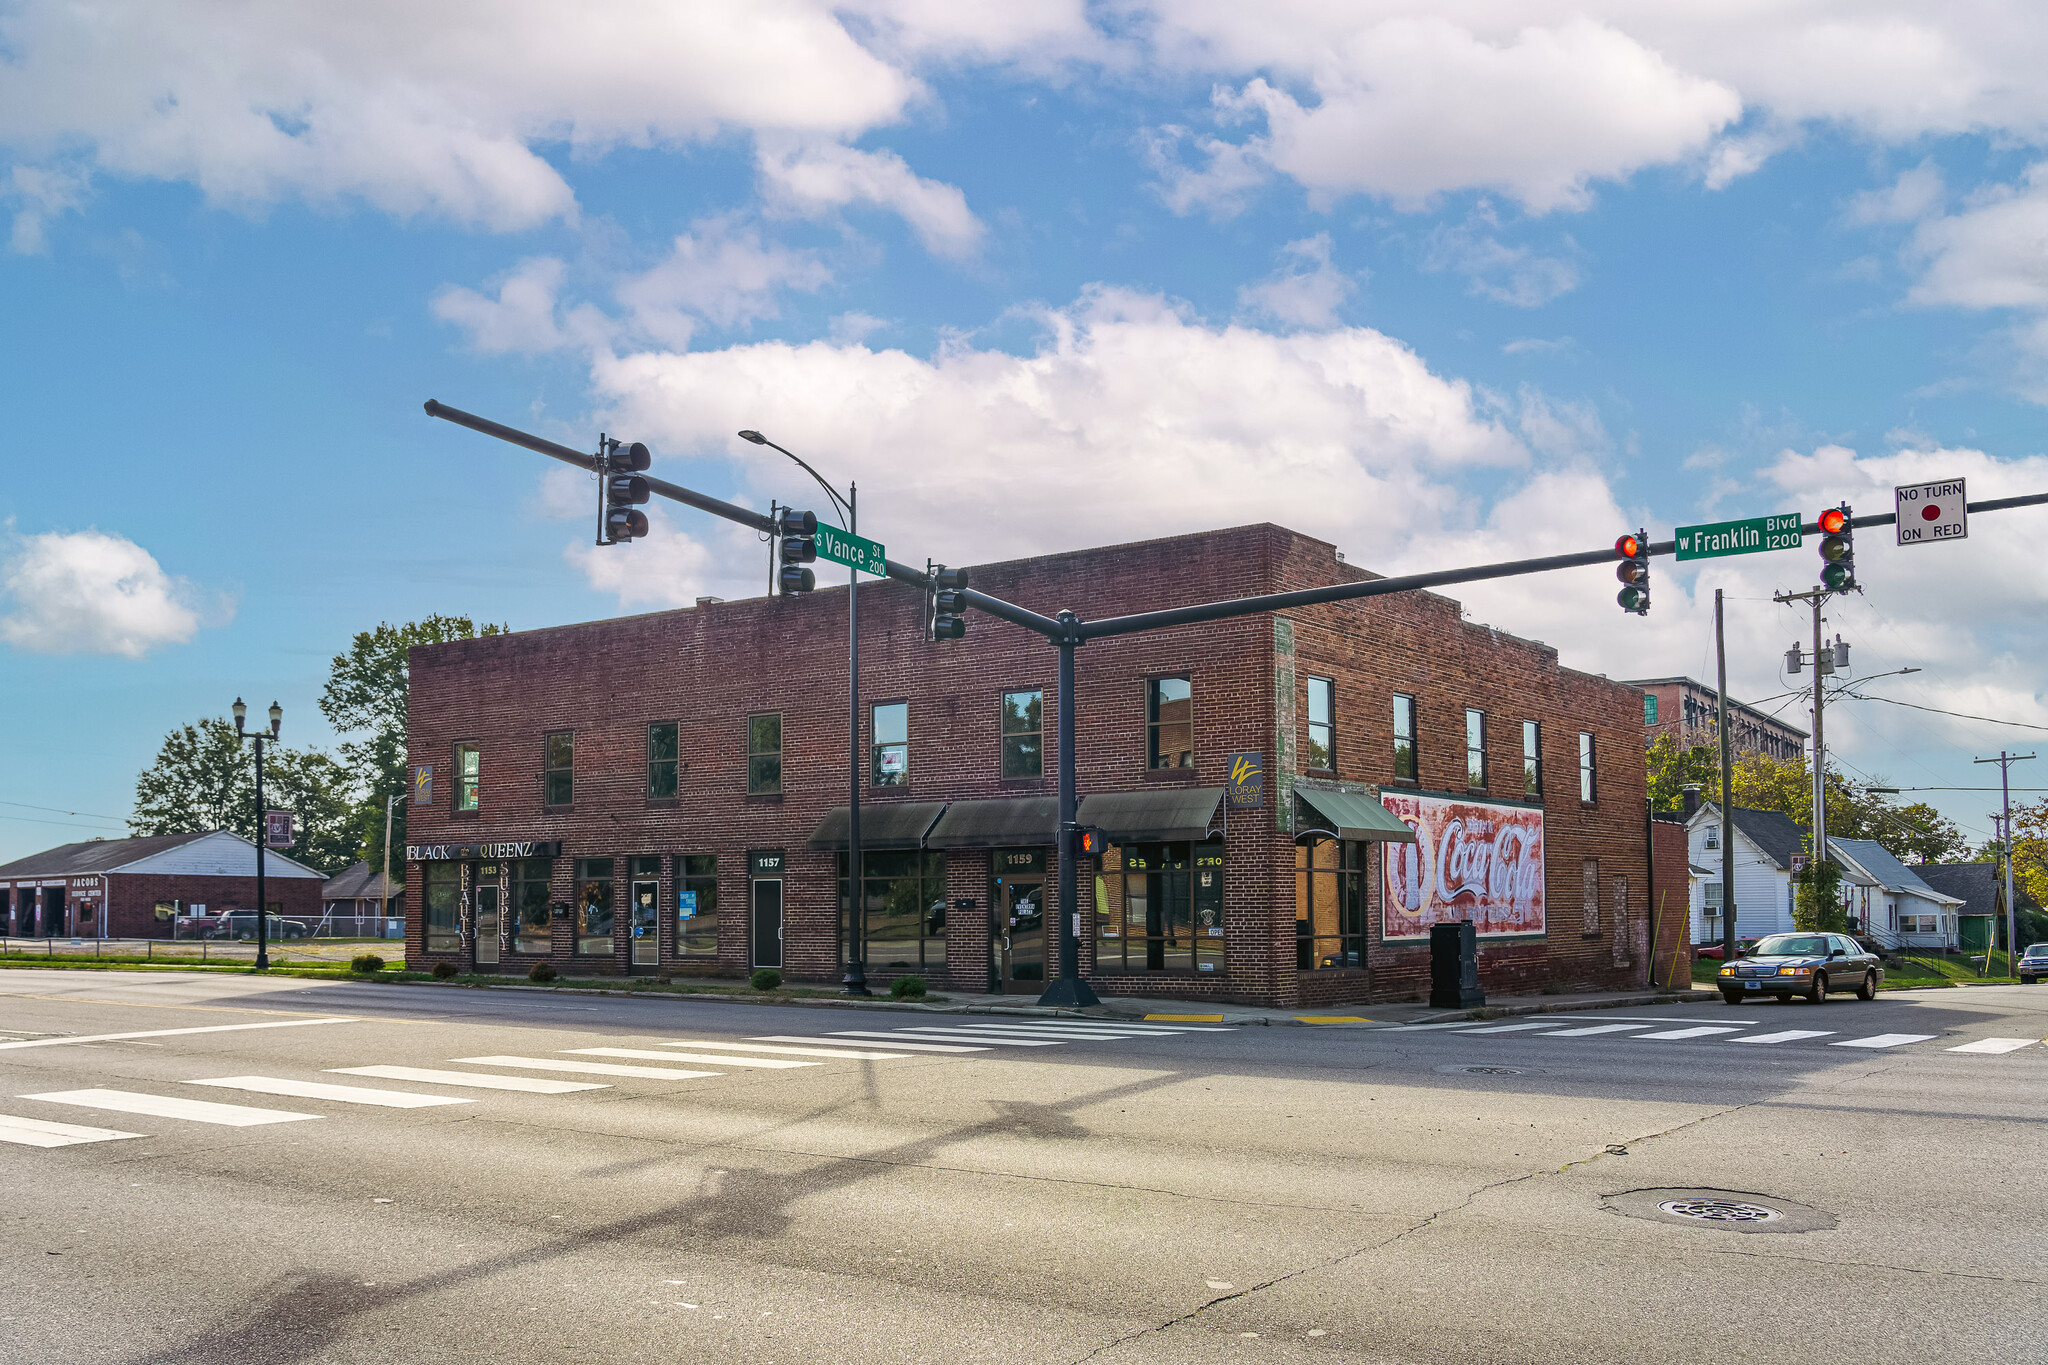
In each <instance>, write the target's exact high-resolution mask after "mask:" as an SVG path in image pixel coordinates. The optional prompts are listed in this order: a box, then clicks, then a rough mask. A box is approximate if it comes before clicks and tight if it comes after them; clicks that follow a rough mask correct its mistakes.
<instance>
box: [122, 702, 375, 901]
mask: <svg viewBox="0 0 2048 1365" xmlns="http://www.w3.org/2000/svg"><path fill="white" fill-rule="evenodd" d="M263 796H264V800H265V802H266V803H267V804H268V805H269V806H270V808H271V809H272V810H289V811H292V812H294V813H296V815H297V816H298V820H297V825H296V831H297V835H298V842H297V844H295V845H294V846H293V847H292V848H290V849H288V850H286V851H287V852H288V853H290V855H291V856H292V857H293V858H294V859H296V860H297V861H299V862H302V863H305V864H306V865H307V866H309V867H313V868H317V869H318V870H320V871H322V872H325V873H328V874H330V875H332V874H333V873H335V872H338V871H340V870H341V869H342V868H343V867H345V866H347V865H348V863H349V862H350V861H351V860H352V859H353V858H354V856H355V849H356V838H355V831H354V828H353V825H354V812H355V806H356V793H355V792H354V791H353V790H352V789H351V783H350V781H349V774H348V770H347V769H345V768H343V767H342V766H341V765H340V764H339V763H336V762H335V761H334V760H333V759H332V758H329V757H328V756H327V755H326V754H323V753H321V752H320V751H319V750H317V749H288V748H285V747H284V746H282V745H277V744H272V745H266V746H265V749H264V754H263ZM261 828H262V827H261V823H260V821H259V820H258V818H257V814H256V755H255V750H254V748H253V746H251V745H250V744H248V743H247V742H246V741H245V740H244V739H243V738H242V737H241V736H239V735H237V734H236V733H235V726H234V722H232V721H230V720H228V719H227V718H225V717H223V716H209V717H207V718H206V719H204V720H201V721H198V722H197V723H195V724H192V725H182V726H179V727H178V728H177V729H175V730H173V731H171V733H170V734H168V735H166V736H165V737H164V742H163V746H162V747H161V748H159V749H158V750H157V755H156V760H155V761H154V762H153V763H151V764H150V765H149V767H147V768H145V769H143V770H142V774H141V776H139V777H138V778H136V781H135V810H134V813H133V814H132V815H130V816H129V817H128V829H129V832H130V833H133V834H196V833H200V832H202V831H205V830H212V829H226V830H232V831H234V832H235V833H236V834H239V835H241V836H242V837H243V838H245V839H249V840H251V841H253V840H255V839H257V838H259V837H261Z"/></svg>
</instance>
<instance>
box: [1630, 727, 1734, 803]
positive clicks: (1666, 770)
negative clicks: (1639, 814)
mask: <svg viewBox="0 0 2048 1365" xmlns="http://www.w3.org/2000/svg"><path fill="white" fill-rule="evenodd" d="M1644 758H1645V760H1646V761H1647V763H1648V765H1649V772H1650V809H1651V810H1657V811H1675V810H1683V809H1684V808H1685V789H1686V788H1687V787H1691V786H1696V787H1698V788H1700V790H1701V793H1702V795H1704V796H1705V797H1706V799H1707V800H1709V801H1718V800H1720V799H1721V756H1720V754H1719V753H1718V752H1716V750H1715V748H1714V746H1713V745H1711V744H1694V745H1691V746H1689V747H1682V746H1681V745H1680V744H1679V743H1678V741H1677V740H1675V739H1673V738H1672V737H1671V736H1670V735H1659V736H1657V738H1656V739H1655V740H1654V741H1652V742H1651V744H1650V748H1649V751H1648V752H1647V753H1646V754H1645V755H1644Z"/></svg>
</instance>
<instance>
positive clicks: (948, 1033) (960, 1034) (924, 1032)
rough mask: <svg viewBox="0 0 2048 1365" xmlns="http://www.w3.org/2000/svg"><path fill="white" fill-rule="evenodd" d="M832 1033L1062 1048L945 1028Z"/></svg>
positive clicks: (1049, 1043)
mask: <svg viewBox="0 0 2048 1365" xmlns="http://www.w3.org/2000/svg"><path fill="white" fill-rule="evenodd" d="M832 1033H833V1036H834V1037H838V1038H888V1039H897V1038H902V1037H904V1036H906V1035H907V1036H909V1037H912V1038H919V1039H923V1038H929V1039H931V1040H932V1041H933V1042H938V1041H940V1040H942V1039H951V1040H953V1041H954V1042H956V1043H958V1042H972V1043H980V1044H982V1045H983V1046H986V1047H1060V1046H1062V1044H1060V1043H1058V1042H1055V1041H1054V1040H1052V1039H1050V1038H1047V1039H1043V1040H1039V1039H1033V1038H1005V1037H1002V1036H1001V1035H999V1034H994V1033H969V1032H967V1030H965V1029H944V1028H920V1029H901V1030H898V1031H896V1032H893V1033H882V1032H880V1031H878V1030H875V1029H852V1028H843V1029H834V1030H832Z"/></svg>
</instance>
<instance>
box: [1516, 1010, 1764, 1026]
mask: <svg viewBox="0 0 2048 1365" xmlns="http://www.w3.org/2000/svg"><path fill="white" fill-rule="evenodd" d="M1550 1017H1551V1018H1553V1019H1625V1020H1627V1021H1629V1022H1630V1023H1636V1024H1740V1025H1742V1026H1743V1027H1745V1028H1747V1027H1748V1026H1749V1025H1751V1024H1760V1023H1762V1022H1763V1020H1761V1019H1737V1018H1734V1017H1733V1016H1731V1015H1726V1014H1724V1015H1722V1016H1721V1017H1720V1018H1718V1019H1688V1018H1686V1017H1685V1016H1684V1015H1679V1014H1607V1013H1604V1012H1603V1013H1600V1014H1553V1015H1551V1016H1550Z"/></svg>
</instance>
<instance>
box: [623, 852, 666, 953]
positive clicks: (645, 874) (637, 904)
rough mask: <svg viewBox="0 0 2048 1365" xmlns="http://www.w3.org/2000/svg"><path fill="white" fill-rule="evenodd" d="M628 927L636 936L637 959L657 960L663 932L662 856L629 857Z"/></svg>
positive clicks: (627, 873)
mask: <svg viewBox="0 0 2048 1365" xmlns="http://www.w3.org/2000/svg"><path fill="white" fill-rule="evenodd" d="M626 876H627V878H628V886H627V892H626V895H627V902H626V903H627V907H628V914H629V916H630V918H629V920H628V922H627V925H626V927H627V929H628V930H629V931H630V932H631V935H632V938H633V960H634V961H635V962H639V963H643V964H644V963H648V962H653V961H656V960H657V958H656V954H655V948H656V946H657V944H658V942H659V935H660V933H661V859H659V858H628V859H626Z"/></svg>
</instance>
